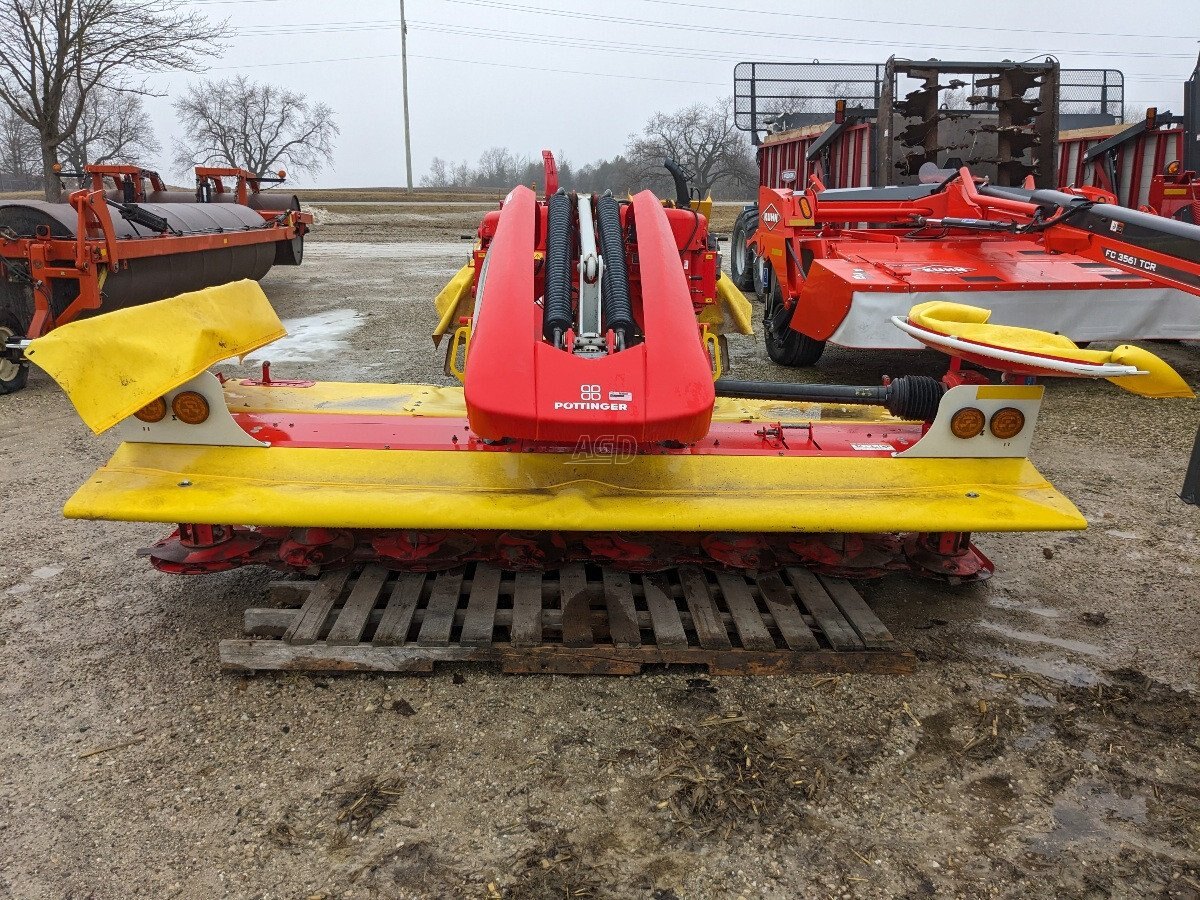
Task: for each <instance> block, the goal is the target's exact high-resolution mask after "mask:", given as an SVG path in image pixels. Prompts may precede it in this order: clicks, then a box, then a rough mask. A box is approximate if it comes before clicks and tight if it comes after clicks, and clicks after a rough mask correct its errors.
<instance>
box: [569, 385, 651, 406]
mask: <svg viewBox="0 0 1200 900" xmlns="http://www.w3.org/2000/svg"><path fill="white" fill-rule="evenodd" d="M603 393H604V392H603V390H602V389H601V387H600V385H598V384H581V385H580V386H579V402H578V403H573V402H566V403H564V402H563V401H561V400H558V401H555V403H554V408H555V409H581V410H582V409H597V410H601V411H604V412H624V411H626V410H628V409H629V403H628V402H625V403H617V402H613V401H617V400H625V401H630V400H632V399H633V395H632V394H630V393H627V392H624V391H609V393H608V399H609V402H608V403H605V402H602V401H601V399H600V398H601V396H603Z"/></svg>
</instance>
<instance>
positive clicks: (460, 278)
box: [433, 260, 475, 344]
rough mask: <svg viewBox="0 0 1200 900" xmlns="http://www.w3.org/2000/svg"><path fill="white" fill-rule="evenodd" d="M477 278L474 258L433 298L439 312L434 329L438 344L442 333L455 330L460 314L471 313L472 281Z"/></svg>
mask: <svg viewBox="0 0 1200 900" xmlns="http://www.w3.org/2000/svg"><path fill="white" fill-rule="evenodd" d="M474 278H475V263H474V260H472V261H471V262H469V263H467V264H466V265H465V266H463V267H462V268H461V269H459V270H458V271H457V272H455V273H454V277H453V278H451V279H450V281H448V282H447V283H446V286H445V287H444V288H442V289H441V291H439V292H438V295H437V296H436V297H434V298H433V308H434V309H436V310H437V313H438V323H437V327H436V328H434V329H433V342H434V343H435V344H436V343H438V341H439V340H441V337H442V335H444V334H445V333H446V332H448V331H451V330H453V328H454V325H455V323H456V320H457V319H458V317H459V316H466V315H470V313H471V310H470V306H469V303H470V300H471V283H472V281H473V280H474Z"/></svg>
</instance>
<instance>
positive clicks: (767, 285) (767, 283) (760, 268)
mask: <svg viewBox="0 0 1200 900" xmlns="http://www.w3.org/2000/svg"><path fill="white" fill-rule="evenodd" d="M750 274H751V280H752V286H753V288H754V299H755V300H757V301H758V302H759V303H766V302H767V301H768V300H769V299H770V297H771V282H772V281H774V280H775V279H774V277H773V275H772V273H771V264H770V263H769V262H767V261H766V259H764V258H763V257H761V256H759V255H757V254H751V256H750Z"/></svg>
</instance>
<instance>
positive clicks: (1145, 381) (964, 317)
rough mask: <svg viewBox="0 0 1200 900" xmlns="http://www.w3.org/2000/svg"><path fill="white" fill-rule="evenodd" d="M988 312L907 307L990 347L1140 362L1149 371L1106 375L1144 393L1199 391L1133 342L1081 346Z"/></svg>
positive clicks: (959, 306)
mask: <svg viewBox="0 0 1200 900" xmlns="http://www.w3.org/2000/svg"><path fill="white" fill-rule="evenodd" d="M990 316H991V311H990V310H986V309H980V308H979V307H976V306H968V305H966V304H963V303H948V302H945V301H942V300H930V301H929V302H927V303H918V304H917V305H916V306H914V307H913V308H912V309H911V310H909V312H908V320H909V322H911V323H912V324H914V325H917V326H920V327H921V328H926V329H928V330H930V331H936V332H937V333H939V334H944V335H948V336H950V337H956V338H960V339H962V340H968V341H976V342H978V343H980V344H985V345H987V346H990V347H1001V348H1003V349H1006V350H1016V351H1019V352H1024V353H1037V354H1041V355H1043V356H1052V357H1056V358H1058V359H1066V360H1071V361H1073V362H1082V363H1096V364H1104V363H1117V364H1118V365H1129V366H1136V367H1137V368H1139V369H1141V370H1142V371H1143V372H1144V373H1145V374H1143V375H1121V376H1117V377H1115V378H1109V379H1107V380H1108V381H1111V382H1112V383H1113V384H1115V385H1116V386H1117V387H1119V388H1123V389H1124V390H1127V391H1130V392H1131V393H1134V394H1138V395H1140V396H1142V397H1153V398H1158V399H1163V398H1169V397H1185V398H1186V397H1193V396H1195V394H1193V393H1192V389H1191V388H1190V387H1189V386H1188V384H1187V382H1186V381H1184V380H1183V379H1182V378H1181V377H1180V376H1179V374H1178V373H1177V372H1176V371H1175V370H1174V369H1172V368H1171V366H1170V365H1169V364H1168V363H1166V362H1165V361H1164V360H1162V359H1160V358H1159V357H1157V356H1155V355H1154V354H1153V353H1151V352H1150V351H1149V350H1144V349H1142V348H1141V347H1134V346H1131V345H1129V344H1122V345H1121V346H1120V347H1117V348H1116V349H1115V350H1092V349H1085V348H1082V347H1077V346H1076V345H1075V342H1074V341H1072V340H1071V339H1070V338H1069V337H1067V336H1066V335H1062V334H1051V333H1050V332H1048V331H1038V330H1036V329H1034V328H1018V327H1016V326H1013V325H993V324H991V323H990V322H988V319H989V317H990Z"/></svg>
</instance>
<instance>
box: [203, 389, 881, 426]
mask: <svg viewBox="0 0 1200 900" xmlns="http://www.w3.org/2000/svg"><path fill="white" fill-rule="evenodd" d="M225 399H226V401H227V402H228V404H229V408H230V409H231V410H233V411H234V412H268V413H288V412H291V413H327V414H330V415H355V416H361V415H379V416H431V417H439V416H441V417H451V418H454V417H457V418H462V419H465V418H466V417H467V406H466V402H465V401H464V400H463V390H462V388H461V387H459V386H458V385H454V386H451V387H438V386H436V385H431V384H357V383H354V382H343V381H319V382H317V383H316V384H314V385H312V386H310V387H285V386H281V385H254V384H250V385H247V384H242V383H241V382H239V381H237V380H230V381H227V382H226V383H225ZM713 420H714V421H717V422H870V423H872V424H874V423H880V424H890V425H895V424H896V423H897V422H898V421H900V420H898V419H895V418H893V417H892V416H891V415H889V414H888V412H887V410H885V409H884V408H883V407H881V406H855V405H849V406H843V405H839V404H836V403H788V402H786V401H781V400H745V399H739V398H736V397H718V398H717V400H716V403H715V404H714V406H713Z"/></svg>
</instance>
